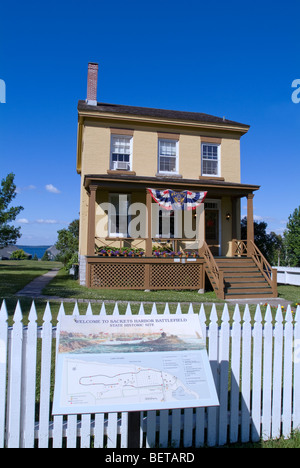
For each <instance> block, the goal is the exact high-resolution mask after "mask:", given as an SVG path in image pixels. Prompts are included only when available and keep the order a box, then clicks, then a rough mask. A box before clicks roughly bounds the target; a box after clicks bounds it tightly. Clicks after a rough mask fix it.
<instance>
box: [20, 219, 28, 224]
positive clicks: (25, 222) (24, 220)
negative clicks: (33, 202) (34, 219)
mask: <svg viewBox="0 0 300 468" xmlns="http://www.w3.org/2000/svg"><path fill="white" fill-rule="evenodd" d="M17 222H18V223H21V224H29V221H28V219H27V218H20V219H18V220H17Z"/></svg>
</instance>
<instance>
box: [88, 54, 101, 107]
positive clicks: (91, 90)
mask: <svg viewBox="0 0 300 468" xmlns="http://www.w3.org/2000/svg"><path fill="white" fill-rule="evenodd" d="M97 82H98V63H89V65H88V77H87V98H86V103H87V104H89V105H90V106H96V105H97Z"/></svg>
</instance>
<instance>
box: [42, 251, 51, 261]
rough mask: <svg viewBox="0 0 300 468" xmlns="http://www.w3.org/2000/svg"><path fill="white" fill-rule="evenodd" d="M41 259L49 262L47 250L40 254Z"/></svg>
mask: <svg viewBox="0 0 300 468" xmlns="http://www.w3.org/2000/svg"><path fill="white" fill-rule="evenodd" d="M41 261H42V262H49V261H50V258H49V254H48V252H47V250H46V251H45V253H44V255H43V256H42V259H41Z"/></svg>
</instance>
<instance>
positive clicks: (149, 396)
mask: <svg viewBox="0 0 300 468" xmlns="http://www.w3.org/2000/svg"><path fill="white" fill-rule="evenodd" d="M58 351H59V352H58V358H57V367H56V382H55V392H54V405H53V414H77V413H97V412H116V411H142V410H145V411H146V410H154V409H169V408H187V407H199V406H216V405H218V398H217V394H216V390H215V386H214V382H213V377H212V374H211V369H210V365H209V362H208V357H207V352H206V347H205V343H204V339H203V335H202V332H201V327H200V322H199V318H198V316H197V315H193V314H188V315H174V316H173V315H169V314H168V315H163V316H159V315H155V316H106V317H105V318H104V317H102V316H76V317H74V316H65V317H63V318H62V320H61V324H60V333H59V346H58Z"/></svg>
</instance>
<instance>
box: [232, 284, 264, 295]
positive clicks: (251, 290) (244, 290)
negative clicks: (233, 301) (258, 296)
mask: <svg viewBox="0 0 300 468" xmlns="http://www.w3.org/2000/svg"><path fill="white" fill-rule="evenodd" d="M253 293H263V294H264V293H267V294H269V293H272V289H271V288H270V287H267V286H261V287H247V288H236V287H233V288H232V287H231V288H229V290H228V291H226V294H253Z"/></svg>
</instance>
